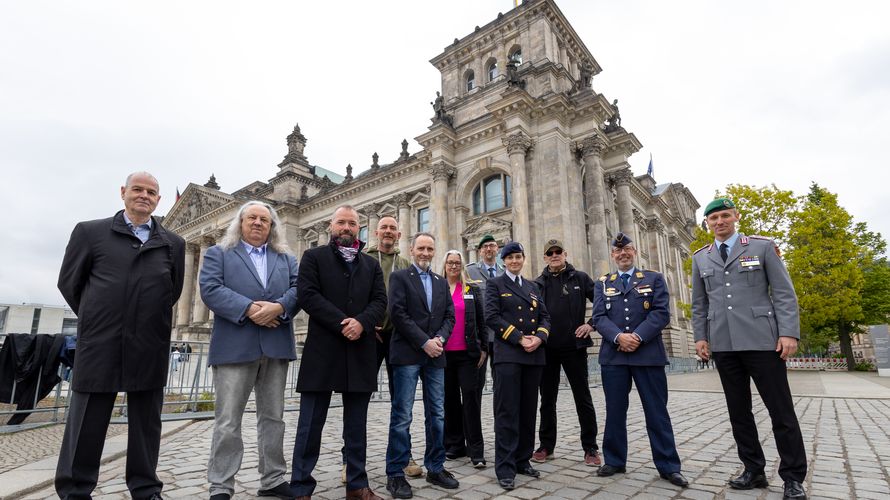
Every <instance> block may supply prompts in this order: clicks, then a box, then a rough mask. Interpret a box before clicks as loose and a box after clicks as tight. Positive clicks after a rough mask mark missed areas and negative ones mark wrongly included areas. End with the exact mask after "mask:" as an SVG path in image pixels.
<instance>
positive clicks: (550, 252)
mask: <svg viewBox="0 0 890 500" xmlns="http://www.w3.org/2000/svg"><path fill="white" fill-rule="evenodd" d="M544 255H546V256H547V257H552V256H554V255H562V248H557V249H556V250H547V251H546V252H544Z"/></svg>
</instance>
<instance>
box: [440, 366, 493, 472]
mask: <svg viewBox="0 0 890 500" xmlns="http://www.w3.org/2000/svg"><path fill="white" fill-rule="evenodd" d="M445 360H446V362H447V364H446V366H445V452H446V453H448V454H453V455H458V456H463V455H469V456H470V458H472V459H475V460H485V443H484V441H483V440H482V408H481V407H480V406H479V393H480V388H479V385H478V379H477V374H478V369H477V368H476V363H478V359H477V358H473V357H471V356H470V355H469V354H467V351H445Z"/></svg>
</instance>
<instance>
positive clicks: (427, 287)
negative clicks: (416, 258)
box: [412, 264, 433, 312]
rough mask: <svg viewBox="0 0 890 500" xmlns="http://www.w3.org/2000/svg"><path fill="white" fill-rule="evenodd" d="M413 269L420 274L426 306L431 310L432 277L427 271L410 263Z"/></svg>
mask: <svg viewBox="0 0 890 500" xmlns="http://www.w3.org/2000/svg"><path fill="white" fill-rule="evenodd" d="M412 265H413V266H414V269H417V272H418V273H419V274H420V282H421V283H423V291H424V292H426V307H427V309H429V310H430V312H432V310H433V278H432V277H431V276H430V273H429V271H424V270H423V269H421V268H420V267H419V266H418V265H417V264H412Z"/></svg>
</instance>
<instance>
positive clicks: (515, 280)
mask: <svg viewBox="0 0 890 500" xmlns="http://www.w3.org/2000/svg"><path fill="white" fill-rule="evenodd" d="M513 283H516V286H522V284H521V283H520V282H519V276H517V277H515V278H513Z"/></svg>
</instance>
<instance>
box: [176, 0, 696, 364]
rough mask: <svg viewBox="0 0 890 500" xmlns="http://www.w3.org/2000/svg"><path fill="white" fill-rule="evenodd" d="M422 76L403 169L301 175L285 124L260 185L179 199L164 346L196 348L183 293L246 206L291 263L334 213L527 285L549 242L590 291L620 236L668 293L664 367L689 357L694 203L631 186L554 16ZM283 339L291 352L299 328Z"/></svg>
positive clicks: (192, 314) (527, 5)
mask: <svg viewBox="0 0 890 500" xmlns="http://www.w3.org/2000/svg"><path fill="white" fill-rule="evenodd" d="M430 62H431V63H432V64H433V65H434V66H435V67H436V69H438V70H439V71H440V72H441V76H442V83H441V88H440V89H439V94H440V95H439V96H438V97H437V98H436V100H435V102H434V106H433V108H434V109H433V114H434V116H433V117H432V125H430V126H429V127H426V130H423V124H418V130H419V131H422V133H421V134H420V135H418V136H417V137H416V140H417V142H418V143H419V144H420V145H421V146H422V148H423V149H422V150H421V151H419V152H417V153H413V154H409V153H408V151H407V147H408V143H407V142H406V141H403V142H402V153H401V155H400V156H399V158H398V159H397V160H396V161H394V162H393V163H389V164H378V162H377V159H376V155H375V158H374V161H373V164H372V165H371V166H370V168H368V169H367V170H364V171H362V172H356V173H353V172H352V171H351V168H350V169H348V170H347V173H346V176H345V177H344V176H342V175H338V174H336V173H334V172H331V171H330V170H326V169H324V168H323V167H321V166H318V165H313V164H312V163H311V162H310V160H309V158H308V157H307V155H306V143H307V136H306V135H304V134H308V135H310V136H311V130H301V129H300V127H299V125H297V126H296V127H295V128H294V129H293V131H292V132H290V135H288V136H287V153H286V155H285V156H284V159H283V160H282V161H281V163H279V164H278V167H277V169H276V168H275V167H273V166H271V165H270V167H269V173H270V174H272V178H271V179H269V181H268V182H263V181H256V182H253V183H251V184H248V185H247V186H244V187H242V188H241V189H238V190H236V191H234V192H231V193H226V192H223V191H221V190H220V189H219V185H218V184H217V183H216V180H215V179H214V178H213V177H211V178H210V180H209V181H208V182H207V183H205V184H203V185H198V184H189V186H188V187H187V188H186V189H185V191H184V192H183V193H182V196H181V198H180V199H179V200H178V201H177V202H176V204H175V205H174V206H173V208H172V209H171V210H170V212H169V213H168V214H167V216H166V218H165V220H164V224H165V226H166V227H168V228H169V229H172V230H173V231H175V232H176V233H178V234H179V235H181V236H182V237H183V238H185V240H186V241H187V242H188V246H187V253H186V269H185V272H186V278H185V289H184V291H183V295H182V298H181V299H180V301H179V303H178V305H177V308H176V311H175V313H176V331H175V332H174V338H175V339H182V340H192V339H194V340H206V339H208V335H209V332H210V328H209V327H210V322H211V321H212V315H211V313H210V312H209V311H208V309H207V307H206V306H205V305H204V304H203V302H202V301H201V297H200V295H199V293H198V280H197V277H198V270H199V269H200V267H201V264H202V259H203V256H204V252H205V251H206V250H207V248H208V247H210V246H211V245H213V244H214V243H215V242H216V241H217V240H218V239H219V238H220V237H221V236H222V234H223V232H224V230H225V228H226V227H227V226H228V224H229V223H230V221H231V220H232V218H233V217H234V215H235V213H236V211H237V209H238V207H239V206H240V205H241V204H242V203H244V202H245V201H247V200H250V199H259V200H264V201H267V202H269V203H270V204H272V205H273V206H275V207H276V210H277V211H278V213H279V214H280V216H281V220H282V223H283V225H284V228H285V234H286V237H287V241H288V244H289V245H290V247H291V249H292V250H293V251H294V252H295V254H296V255H297V257H298V258H299V257H300V255H301V254H302V252H303V251H304V250H306V249H307V248H310V247H314V246H316V245H324V244H327V242H328V233H327V229H328V223H329V220H330V216H331V214H332V212H333V210H334V208H336V207H337V206H338V205H341V204H350V205H353V206H355V207H356V208H357V209H358V210H359V212H360V217H361V224H362V239H363V240H365V241H368V243H369V244H370V245H374V244H375V241H374V235H373V229H374V228H375V227H376V225H377V221H378V220H379V219H380V217H383V216H393V217H395V218H396V219H397V220H398V221H399V225H400V226H401V229H402V239H401V241H400V242H399V248H400V250H401V252H402V254H403V255H405V254H407V251H408V238H409V236H410V234H412V233H414V232H416V231H418V230H426V231H430V232H432V233H433V234H435V235H436V238H437V240H438V241H439V242H440V243H439V245H438V247H439V248H445V249H447V248H460V249H463V250H465V252H466V253H465V257H467V258H468V259H469V261H474V260H476V244H477V242H478V241H479V239H480V238H481V237H482V235H485V234H492V235H494V236H495V238H497V240H498V241H499V242H500V243H501V244H503V243H504V242H506V241H509V240H516V241H519V242H521V243H522V244H523V245H525V248H526V255H527V256H528V257H529V259H528V261H527V272H526V273H525V274H526V275H527V276H537V275H538V274H539V273H540V272H541V270H542V267H543V260H542V259H541V255H542V251H543V250H542V246H543V244H544V242H545V241H546V240H548V239H550V238H558V239H560V240H562V241H563V242H564V244H565V246H566V250H568V252H569V256H570V260H571V262H572V263H573V264H574V265H575V266H576V267H577V268H579V269H583V270H585V271H587V272H588V273H590V275H591V276H594V277H597V276H600V275H602V274H603V273H606V272H608V270H609V269H610V268H611V265H610V259H609V242H610V241H611V238H612V237H613V235H614V234H615V233H617V232H618V231H619V230H620V231H623V232H625V233H627V234H629V235H631V238H633V240H634V241H635V242H636V243H637V248H638V249H639V261H638V265H640V266H642V267H644V268H647V269H654V270H657V271H660V272H662V273H663V274H664V276H665V279H666V281H667V284H668V287H669V290H670V293H671V298H672V301H671V313H672V315H671V324H670V326H669V327H668V328H667V329H666V330H665V332H664V340H665V346H666V347H667V350H668V354H669V355H670V356H677V357H690V356H691V355H692V354H693V353H694V345H693V341H692V330H691V327H690V323H689V318H687V317H686V316H685V315H684V313H683V310H682V308H681V307H679V304H680V303H689V302H691V297H690V295H691V294H690V289H689V286H688V280H687V277H686V276H685V274H684V272H683V266H682V262H683V259H685V258H687V257H688V256H689V245H690V243H691V242H692V239H693V237H692V234H693V229H694V227H695V225H696V222H695V211H696V209H697V208H698V207H699V204H698V202H697V201H696V199H695V198H694V197H693V196H692V193H690V191H689V190H688V189H687V188H686V187H685V186H683V184H681V183H676V182H667V183H661V184H659V183H656V181H655V179H654V178H653V177H652V176H651V175H648V174H644V175H638V176H635V175H633V173H632V172H631V169H630V165H629V163H628V158H629V157H630V156H631V155H633V154H635V153H637V152H638V151H639V150H640V148H641V147H642V145H641V143H640V141H639V139H637V137H636V136H635V135H634V134H633V133H632V132H629V131H627V130H625V128H624V127H622V126H621V119H620V115H619V113H618V109H617V106H615V102H614V101H612V102H610V100H609V99H608V98H607V97H606V96H604V95H602V94H599V93H597V92H596V90H595V89H594V88H593V79H594V77H595V76H596V75H597V74H598V73H599V72H600V71H601V68H600V66H599V64H598V63H597V61H596V59H594V57H593V54H591V53H590V51H589V50H588V49H587V47H586V46H585V45H584V42H583V41H582V40H581V39H580V38H579V37H578V34H577V33H576V32H575V30H574V29H573V28H572V26H571V24H569V21H568V19H566V17H565V16H564V15H563V13H562V12H561V11H560V9H559V8H558V7H557V5H556V3H555V2H553V1H552V0H531V1H527V2H523V3H522V4H521V5H520V6H518V7H516V8H514V9H513V10H511V11H509V12H507V13H504V14H501V15H498V17H497V18H496V19H494V20H492V21H491V22H489V23H488V24H486V25H484V26H481V27H478V28H476V29H475V30H474V31H473V32H472V33H470V34H469V35H466V36H464V37H463V38H460V39H457V38H456V39H454V41H453V43H451V44H449V45H448V46H447V47H446V48H445V50H444V51H443V52H442V53H441V54H439V55H437V56H436V57H434V58H433V59H432V60H431V61H430ZM283 132H286V131H283ZM396 140H397V139H396ZM580 228H584V230H583V231H581V230H580ZM440 265H441V262H438V263H435V262H434V266H435V267H434V269H438V268H439V266H440ZM301 316H305V315H302V314H301ZM295 328H296V334H297V338H298V339H300V337H301V336H302V334H304V332H305V328H306V325H305V318H302V320H300V319H299V318H298V321H297V322H296V327H295Z"/></svg>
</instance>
